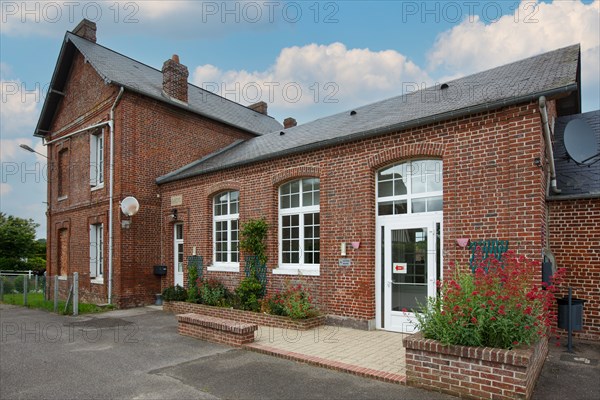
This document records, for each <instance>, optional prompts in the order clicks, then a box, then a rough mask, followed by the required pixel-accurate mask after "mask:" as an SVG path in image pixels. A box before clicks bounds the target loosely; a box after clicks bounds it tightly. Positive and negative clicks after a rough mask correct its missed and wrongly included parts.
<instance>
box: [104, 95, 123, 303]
mask: <svg viewBox="0 0 600 400" xmlns="http://www.w3.org/2000/svg"><path fill="white" fill-rule="evenodd" d="M123 92H125V88H124V87H123V86H121V89H120V90H119V94H118V95H117V98H116V99H115V102H114V103H113V105H112V107H111V108H110V117H109V120H108V127H109V128H110V159H109V178H108V186H109V188H108V197H109V200H108V304H112V283H113V197H114V189H115V188H114V181H115V179H114V172H115V107H117V104H118V103H119V100H121V96H123Z"/></svg>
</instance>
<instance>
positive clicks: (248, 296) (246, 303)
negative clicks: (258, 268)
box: [235, 275, 264, 311]
mask: <svg viewBox="0 0 600 400" xmlns="http://www.w3.org/2000/svg"><path fill="white" fill-rule="evenodd" d="M263 292H264V290H263V285H262V284H261V283H260V281H259V280H258V278H256V276H255V275H250V276H248V277H246V278H244V279H243V280H242V281H241V282H240V285H239V286H238V287H237V288H236V289H235V294H236V295H237V296H238V297H239V301H240V306H241V308H242V309H243V310H249V311H259V310H260V299H261V298H262V294H263Z"/></svg>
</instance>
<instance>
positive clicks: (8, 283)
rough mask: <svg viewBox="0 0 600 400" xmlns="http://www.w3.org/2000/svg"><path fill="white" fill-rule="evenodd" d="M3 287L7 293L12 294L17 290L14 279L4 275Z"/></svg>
mask: <svg viewBox="0 0 600 400" xmlns="http://www.w3.org/2000/svg"><path fill="white" fill-rule="evenodd" d="M2 288H3V290H4V293H5V294H10V293H12V292H13V291H14V290H15V284H14V283H13V280H12V279H10V278H8V277H6V276H3V277H2Z"/></svg>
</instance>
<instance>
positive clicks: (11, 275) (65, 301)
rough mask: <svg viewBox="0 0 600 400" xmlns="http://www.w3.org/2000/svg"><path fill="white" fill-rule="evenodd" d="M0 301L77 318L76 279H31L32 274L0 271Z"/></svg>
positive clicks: (53, 277)
mask: <svg viewBox="0 0 600 400" xmlns="http://www.w3.org/2000/svg"><path fill="white" fill-rule="evenodd" d="M0 301H1V302H5V303H9V304H16V305H23V306H35V307H39V308H45V309H50V310H53V311H54V312H61V313H63V314H70V313H72V314H73V315H79V275H78V273H77V272H75V273H73V274H71V275H65V276H46V275H34V274H33V273H32V271H0Z"/></svg>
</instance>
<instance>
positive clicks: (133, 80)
mask: <svg viewBox="0 0 600 400" xmlns="http://www.w3.org/2000/svg"><path fill="white" fill-rule="evenodd" d="M71 45H73V46H74V47H75V48H76V49H77V50H78V51H79V52H81V54H83V56H84V57H85V59H86V60H87V61H88V62H89V63H90V64H91V66H92V67H93V68H94V69H95V70H96V72H97V73H98V74H99V75H100V76H101V77H102V79H104V81H105V82H106V83H112V84H115V85H117V86H124V87H125V88H126V89H129V90H132V91H135V92H138V93H141V94H143V95H146V96H149V97H152V98H154V99H157V100H160V101H163V102H166V103H169V104H172V105H174V106H176V107H180V108H183V109H186V110H189V111H191V112H194V113H197V114H200V115H203V116H206V117H209V118H211V119H214V120H217V121H221V122H223V123H226V124H228V125H232V126H235V127H238V128H241V129H243V130H245V131H248V132H251V133H254V134H256V135H261V134H265V133H268V132H271V131H273V130H276V129H280V128H282V125H281V124H280V123H279V122H277V121H276V120H275V119H274V118H272V117H269V116H267V115H264V114H261V113H259V112H256V111H254V110H251V109H249V108H247V107H244V106H242V105H241V104H238V103H235V102H233V101H230V100H228V99H225V98H223V97H221V96H218V95H216V94H214V93H211V92H209V91H207V90H203V89H201V88H199V87H197V86H194V85H191V84H188V104H187V105H185V104H181V103H179V102H176V101H173V100H171V99H170V98H168V97H166V96H165V95H163V94H162V82H163V80H162V79H163V78H162V72H161V71H160V70H158V69H155V68H152V67H149V66H147V65H145V64H143V63H141V62H139V61H136V60H133V59H131V58H129V57H126V56H124V55H122V54H120V53H117V52H115V51H113V50H111V49H108V48H106V47H104V46H101V45H99V44H97V43H94V42H90V41H89V40H86V39H84V38H81V37H79V36H77V35H75V34H73V33H71V32H67V33H66V35H65V40H64V43H63V47H62V49H61V53H60V56H59V59H58V62H57V66H56V69H55V71H54V75H53V77H52V83H51V85H50V87H51V88H52V89H54V90H57V91H61V90H62V86H64V82H65V81H66V79H67V74H68V70H69V68H70V65H71V59H72V55H73V53H74V51H73V50H74V49H73V47H72V46H71ZM53 95H54V96H53ZM59 101H60V100H59V98H58V96H56V93H52V92H50V93H49V96H47V98H46V102H45V103H44V107H43V109H42V113H41V115H40V120H39V122H38V126H37V128H36V131H35V135H36V136H44V132H46V131H47V129H48V128H49V126H50V124H51V122H52V119H53V118H54V111H55V109H56V106H57V104H58V102H59Z"/></svg>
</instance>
